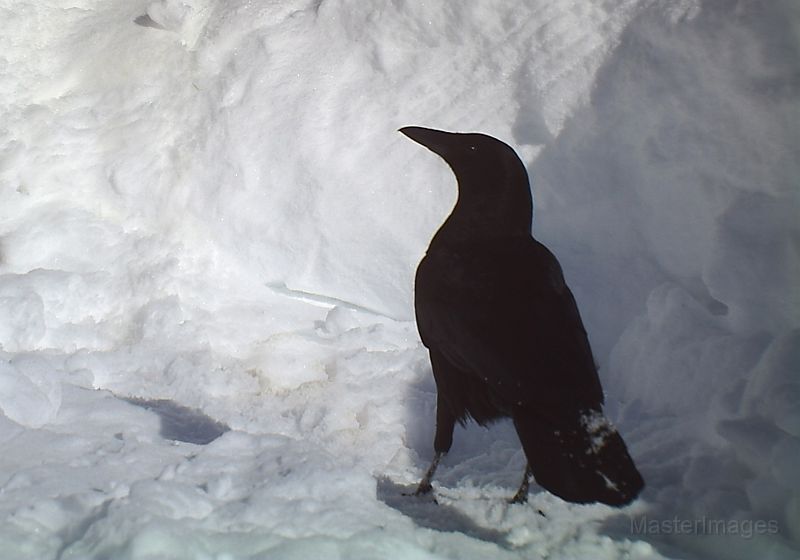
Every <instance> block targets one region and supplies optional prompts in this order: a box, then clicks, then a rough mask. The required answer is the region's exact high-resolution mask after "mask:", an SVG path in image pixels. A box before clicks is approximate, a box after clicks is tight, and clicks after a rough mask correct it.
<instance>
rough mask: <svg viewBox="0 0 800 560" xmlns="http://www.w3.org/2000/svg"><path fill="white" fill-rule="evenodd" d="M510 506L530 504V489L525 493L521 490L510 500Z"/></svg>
mask: <svg viewBox="0 0 800 560" xmlns="http://www.w3.org/2000/svg"><path fill="white" fill-rule="evenodd" d="M508 503H509V504H527V503H528V489H527V488H526V489H525V492H522V489H520V491H519V492H517V493H516V494H514V495H513V496H512V497H511V498H509V499H508Z"/></svg>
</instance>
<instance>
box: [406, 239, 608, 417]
mask: <svg viewBox="0 0 800 560" xmlns="http://www.w3.org/2000/svg"><path fill="white" fill-rule="evenodd" d="M415 299H416V311H417V322H418V325H419V330H420V334H421V336H422V339H423V342H424V343H425V345H426V346H428V347H429V348H435V349H436V350H438V351H440V352H441V354H442V355H443V356H444V357H445V358H446V359H447V360H449V361H450V362H451V363H452V364H453V365H455V366H456V367H458V368H459V369H461V370H463V371H465V372H468V373H469V374H472V375H476V376H479V377H480V378H482V379H484V380H485V382H486V383H487V384H488V385H489V386H490V387H491V388H492V389H493V390H494V391H495V392H496V393H497V394H498V395H500V396H501V397H502V398H504V399H505V400H507V401H508V402H509V403H510V404H511V405H519V406H525V407H527V406H536V407H537V408H540V407H542V406H545V407H548V408H550V407H553V408H555V409H561V408H562V407H565V406H566V405H567V404H569V405H571V406H566V408H570V409H572V410H576V409H584V408H596V407H599V406H600V405H601V404H602V402H603V393H602V389H601V387H600V381H599V379H598V376H597V370H596V367H595V364H594V360H593V357H592V353H591V349H590V347H589V342H588V339H587V336H586V331H585V330H584V327H583V323H582V321H581V318H580V314H579V313H578V308H577V306H576V304H575V300H574V298H573V296H572V293H571V292H570V290H569V288H568V287H567V285H566V284H565V282H564V278H563V276H562V273H561V267H560V266H559V264H558V261H557V260H556V258H555V257H554V256H553V254H552V253H550V251H548V250H547V248H545V247H544V246H543V245H542V244H540V243H538V242H537V241H535V240H534V239H533V238H531V237H527V238H513V239H505V240H501V241H486V242H484V243H480V244H476V243H469V244H464V245H457V244H449V245H446V244H441V245H439V246H435V245H432V246H431V248H430V250H429V251H428V254H427V255H426V257H425V259H423V261H422V262H421V263H420V266H419V268H418V270H417V282H416V294H415Z"/></svg>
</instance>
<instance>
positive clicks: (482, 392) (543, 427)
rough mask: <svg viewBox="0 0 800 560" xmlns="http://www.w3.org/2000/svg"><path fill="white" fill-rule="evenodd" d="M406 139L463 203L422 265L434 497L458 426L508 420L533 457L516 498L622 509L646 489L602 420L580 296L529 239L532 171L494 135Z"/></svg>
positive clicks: (418, 133)
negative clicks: (442, 166) (536, 495)
mask: <svg viewBox="0 0 800 560" xmlns="http://www.w3.org/2000/svg"><path fill="white" fill-rule="evenodd" d="M400 132H402V133H403V134H405V135H406V136H408V137H409V138H411V139H412V140H414V141H415V142H417V143H419V144H422V145H423V146H425V147H426V148H428V149H429V150H431V151H432V152H434V153H435V154H438V155H439V156H440V157H441V158H442V159H444V160H445V161H446V162H447V164H448V165H449V166H450V168H451V169H452V170H453V173H454V174H455V176H456V179H457V180H458V201H457V202H456V205H455V208H454V209H453V211H452V212H451V213H450V216H449V217H448V218H447V220H446V221H445V222H444V224H442V226H441V227H440V228H439V230H438V231H437V232H436V235H434V237H433V240H432V241H431V243H430V246H429V247H428V251H427V253H426V255H425V257H424V258H423V259H422V261H421V262H420V263H419V266H418V268H417V274H416V279H415V302H414V304H415V310H416V318H417V328H418V329H419V334H420V336H421V338H422V341H423V343H424V344H425V346H427V347H428V350H429V352H430V359H431V365H432V367H433V376H434V379H435V381H436V391H437V401H436V434H435V436H434V444H433V445H434V451H435V455H434V459H433V463H432V464H431V466H430V468H429V469H428V471H427V472H426V474H425V476H424V477H423V478H422V481H421V482H420V484H419V487H418V488H417V491H416V494H418V495H419V494H425V493H428V492H430V491H431V479H432V478H433V475H434V472H435V471H436V467H437V466H438V464H439V460H440V459H441V458H442V456H443V455H444V454H445V453H447V451H448V450H449V449H450V446H451V444H452V443H453V428H454V427H455V423H456V421H458V422H460V423H461V424H464V423H465V422H466V421H467V419H469V418H472V419H474V420H475V421H476V422H478V423H479V424H481V425H485V424H487V423H488V422H491V421H493V420H497V419H499V418H505V417H510V418H511V419H512V420H513V422H514V426H515V428H516V430H517V434H518V435H519V439H520V441H521V442H522V448H523V450H524V451H525V456H526V458H527V460H528V465H527V467H526V471H525V474H524V476H523V481H522V484H521V486H520V488H519V491H518V492H517V493H516V495H515V496H514V497H513V498H512V500H511V501H512V502H524V501H526V499H527V495H528V484H529V480H530V477H531V476H533V477H534V478H535V479H536V482H537V483H538V484H539V485H541V486H543V487H544V488H545V489H547V490H549V491H550V492H552V493H553V494H555V495H557V496H559V497H561V498H563V499H564V500H567V501H570V502H578V503H587V502H603V503H606V504H610V505H614V506H622V505H625V504H627V503H629V502H631V501H632V500H633V499H634V498H636V496H637V495H638V494H639V492H640V491H641V489H642V488H643V486H644V481H643V479H642V477H641V475H640V474H639V472H638V471H637V470H636V466H635V465H634V463H633V460H632V459H631V457H630V455H628V451H627V448H626V447H625V443H624V442H623V441H622V438H621V437H620V435H619V433H617V431H616V429H615V428H614V426H613V425H612V424H611V423H610V422H609V421H608V420H607V419H606V417H605V416H604V415H603V390H602V388H601V386H600V379H599V378H598V375H597V368H596V366H595V362H594V359H593V357H592V351H591V348H590V347H589V340H588V338H587V336H586V331H585V329H584V327H583V323H582V321H581V317H580V314H579V313H578V308H577V306H576V304H575V299H574V298H573V296H572V292H570V290H569V288H568V287H567V285H566V284H565V282H564V277H563V275H562V272H561V266H560V265H559V264H558V261H557V260H556V258H555V256H554V255H553V254H552V253H551V252H550V251H549V250H548V249H547V248H546V247H545V246H544V245H542V244H541V243H539V242H538V241H536V240H535V239H534V238H533V237H532V235H531V220H532V218H533V202H532V198H531V191H530V186H529V183H528V174H527V172H526V171H525V166H524V165H523V164H522V162H521V161H520V159H519V157H517V155H516V153H514V150H513V149H512V148H511V147H509V146H508V145H506V144H505V143H503V142H501V141H499V140H497V139H496V138H492V137H491V136H486V135H484V134H456V133H451V132H444V131H440V130H433V129H428V128H420V127H415V126H410V127H405V128H402V129H400Z"/></svg>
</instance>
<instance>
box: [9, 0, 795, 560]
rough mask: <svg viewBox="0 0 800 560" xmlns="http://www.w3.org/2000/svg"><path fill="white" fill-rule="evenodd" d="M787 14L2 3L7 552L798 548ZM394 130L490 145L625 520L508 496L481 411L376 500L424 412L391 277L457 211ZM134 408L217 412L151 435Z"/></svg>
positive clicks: (740, 6)
mask: <svg viewBox="0 0 800 560" xmlns="http://www.w3.org/2000/svg"><path fill="white" fill-rule="evenodd" d="M798 12H800V10H798V8H797V6H796V5H795V4H794V3H792V2H789V1H781V0H776V1H774V2H768V3H766V2H765V3H756V2H738V3H735V4H733V3H724V2H714V1H711V0H705V1H701V0H697V1H692V0H686V1H681V2H659V1H657V0H640V1H636V0H626V1H624V2H620V1H614V2H612V1H604V0H594V1H592V2H583V3H563V2H550V1H547V0H536V1H530V2H517V1H511V0H492V1H487V2H481V3H475V4H472V3H471V4H469V5H466V4H465V5H461V4H455V3H416V4H415V3H411V2H403V1H394V2H383V1H379V0H370V1H360V2H355V1H349V0H324V1H319V0H317V1H309V0H292V1H287V2H276V1H264V2H250V1H244V0H236V1H229V2H215V1H213V0H184V1H178V0H162V1H157V2H151V1H140V0H136V1H130V2H121V1H115V2H98V1H95V0H75V1H74V2H67V3H50V2H33V1H30V0H23V1H18V0H17V1H14V2H10V1H9V0H0V15H2V18H3V20H4V21H5V22H6V25H5V31H4V32H3V34H2V37H0V114H1V115H2V119H0V201H2V203H0V345H1V346H0V409H2V412H3V415H2V416H0V441H2V444H3V448H4V453H3V457H2V459H0V465H2V467H0V473H2V474H1V475H0V488H1V489H2V490H0V491H1V492H2V494H3V500H2V503H1V504H0V515H2V516H3V519H4V521H3V523H2V524H1V525H0V542H2V544H3V549H4V550H7V551H10V552H9V554H11V555H13V556H14V557H17V558H25V557H30V558H56V557H58V558H90V557H92V558H93V557H109V556H113V557H124V558H146V557H153V556H158V557H166V558H180V557H193V558H201V557H205V558H223V557H228V558H231V557H232V558H253V557H259V556H263V555H266V554H269V556H270V557H274V558H291V557H298V556H303V557H308V556H317V557H337V555H338V556H340V557H347V558H385V557H409V558H412V557H413V558H463V557H470V556H473V557H475V556H484V557H486V556H491V557H496V558H530V557H537V556H538V557H544V556H547V557H555V558H574V557H593V558H616V557H620V556H624V555H627V556H628V557H631V558H660V557H686V556H687V555H691V556H700V557H708V558H717V557H725V558H752V557H754V556H756V555H757V556H758V557H760V558H793V557H796V555H797V553H798V548H799V547H800V544H799V543H800V530H798V527H800V485H798V480H800V478H798V477H797V476H796V474H795V473H796V472H797V468H798V467H799V466H800V379H798V376H797V373H798V365H800V356H798V352H799V351H798V349H799V348H800V340H798V339H800V334H798V332H799V331H798V327H800V294H799V293H798V289H797V287H796V284H797V278H798V277H800V258H798V247H800V231H798V230H799V228H798V220H797V216H798V207H799V206H798V200H797V199H798V196H800V189H798V177H800V169H799V167H800V157H798V154H797V148H796V146H797V145H798V144H800V137H799V136H800V126H798V122H797V114H798V101H797V100H798V95H799V94H800V91H798V90H799V89H800V83H799V82H798V79H797V76H798V75H800V52H798V51H799V50H800V47H799V46H798V38H797V29H798V26H799V25H800V13H798ZM405 125H422V126H429V127H434V128H441V129H446V130H458V131H481V132H484V133H488V134H491V135H494V136H497V137H499V138H501V139H503V140H504V141H506V142H508V143H509V144H512V145H514V146H515V147H516V148H517V149H518V152H519V153H520V155H521V157H522V159H523V161H524V162H525V163H526V165H527V167H528V171H529V174H530V175H531V177H532V180H533V191H534V200H535V202H534V204H535V216H534V234H535V235H536V236H537V238H538V239H540V240H541V241H543V242H544V243H545V244H547V245H548V246H549V247H551V249H553V251H554V252H555V253H556V254H557V256H558V257H559V259H560V261H561V263H562V265H563V267H564V270H565V274H566V277H567V281H568V282H569V283H570V285H571V287H572V289H573V291H574V292H575V295H576V298H577V300H578V303H579V305H580V307H581V310H582V314H583V317H584V322H585V323H586V326H587V329H588V331H589V336H590V339H591V340H592V343H593V347H594V351H595V355H596V359H597V361H598V363H599V364H600V366H601V371H600V374H601V377H602V378H603V382H604V387H605V389H606V391H607V393H608V399H607V400H608V402H609V405H608V409H609V413H610V415H611V416H612V417H613V418H614V420H615V422H616V423H617V424H618V426H619V428H620V430H621V431H622V433H623V434H624V435H625V438H626V441H629V443H630V447H631V452H632V455H633V456H634V458H635V459H636V460H637V463H638V464H639V465H640V466H641V470H642V472H643V474H644V476H645V478H646V480H647V482H648V487H647V489H646V492H645V494H644V495H643V498H642V500H641V501H640V503H638V504H637V505H635V506H633V508H632V509H630V510H628V511H627V512H623V513H618V512H614V511H611V510H609V509H608V508H603V507H600V506H585V507H580V506H569V505H566V504H563V503H560V502H559V501H558V500H556V499H555V498H552V497H550V496H547V495H545V494H539V495H537V496H535V497H533V499H532V505H531V506H529V507H527V508H522V507H518V506H509V505H507V504H505V503H504V501H503V498H504V497H506V495H507V494H508V493H509V490H510V489H511V488H513V487H514V486H515V485H516V483H517V482H518V477H519V476H520V474H521V472H522V462H523V458H522V456H521V452H520V451H519V446H518V442H516V441H515V436H514V435H513V430H510V429H509V427H508V426H507V425H502V424H501V425H498V426H497V427H495V428H493V429H492V431H491V432H486V431H483V430H480V429H470V430H468V432H466V433H465V432H460V433H457V434H456V445H455V447H454V449H453V451H452V452H451V454H450V456H449V458H448V459H447V460H446V461H445V463H444V464H443V465H442V467H441V476H440V487H439V489H438V492H439V495H440V505H439V506H438V507H436V506H432V505H430V504H419V503H413V502H412V503H409V501H408V500H404V499H403V498H402V497H401V496H400V494H401V492H402V491H403V489H404V485H410V484H412V483H413V482H414V481H416V479H417V478H418V476H419V474H420V470H421V469H422V468H424V466H425V464H426V462H427V461H428V459H429V457H430V453H431V451H430V445H431V437H432V426H433V406H434V403H435V397H434V388H433V384H432V380H431V379H430V372H429V366H428V363H427V358H426V355H425V352H424V349H423V348H422V347H421V345H420V343H419V340H418V338H417V335H416V330H415V327H414V325H413V322H411V318H412V310H413V307H412V279H413V272H414V268H415V266H416V264H417V262H418V261H419V259H420V258H421V256H422V254H423V252H424V250H425V247H426V245H427V242H428V240H429V239H430V237H431V236H432V234H433V232H434V231H435V229H436V227H437V226H438V224H439V223H441V221H442V220H443V219H444V217H445V216H446V215H447V213H448V212H449V209H450V207H451V205H452V204H453V202H454V197H455V184H454V181H453V178H452V177H451V176H450V174H449V171H448V170H447V169H446V168H444V167H443V166H441V165H440V164H439V163H438V162H437V161H435V160H434V158H427V157H425V154H424V153H421V152H420V151H419V150H416V149H415V148H414V146H412V145H410V143H408V142H406V141H404V140H403V138H402V137H401V135H399V134H397V133H396V130H397V129H398V128H400V127H401V126H405ZM126 399H128V400H126ZM130 399H134V400H135V399H144V400H150V401H160V400H162V399H168V400H170V401H173V402H175V403H177V404H178V405H180V406H181V407H188V408H186V410H192V411H195V410H196V411H201V412H202V414H203V415H207V416H208V417H211V418H213V419H214V420H216V421H218V422H221V423H224V424H225V425H227V426H229V427H230V428H231V430H230V431H228V432H225V433H224V434H223V435H222V436H221V437H219V438H218V439H216V440H214V441H213V442H211V443H209V444H208V445H205V446H203V445H195V444H192V443H186V442H180V441H178V442H176V441H173V440H175V439H177V440H180V439H181V438H180V437H179V435H175V434H172V436H170V438H171V439H165V437H162V436H163V432H159V417H158V414H157V411H153V410H148V409H146V408H142V407H141V406H137V405H136V404H135V402H130ZM179 410H183V409H179ZM191 414H195V412H192V413H191ZM198 414H199V413H198ZM537 509H539V510H542V511H543V512H545V513H546V515H547V517H546V518H544V517H542V516H541V515H539V514H538V513H537ZM643 516H646V517H647V519H650V520H662V521H663V520H670V519H676V520H689V521H691V520H697V519H699V518H703V519H705V518H708V519H722V520H725V521H726V522H727V521H733V522H735V523H740V525H734V527H741V526H742V525H741V523H745V522H756V521H763V522H765V523H767V522H769V524H768V525H765V527H767V529H765V530H764V531H758V532H755V533H752V534H750V535H749V536H747V537H745V536H744V535H743V534H742V532H741V531H740V532H736V531H714V532H710V531H706V532H703V531H700V530H697V529H696V527H697V525H696V524H695V525H692V527H695V529H694V530H691V531H682V530H677V529H676V527H674V526H671V525H668V524H667V525H664V524H656V525H655V527H654V528H652V529H649V530H646V531H638V532H637V531H634V527H640V528H641V527H645V528H647V527H649V526H646V525H642V524H641V523H640V521H641V520H642V519H644V517H643ZM633 522H639V525H635V524H634V523H633ZM703 527H705V526H703ZM226 555H227V556H226Z"/></svg>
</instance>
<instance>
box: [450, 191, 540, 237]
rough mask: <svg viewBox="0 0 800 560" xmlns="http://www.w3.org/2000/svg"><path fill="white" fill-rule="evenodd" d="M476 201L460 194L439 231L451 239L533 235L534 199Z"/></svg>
mask: <svg viewBox="0 0 800 560" xmlns="http://www.w3.org/2000/svg"><path fill="white" fill-rule="evenodd" d="M485 202H486V203H485V204H476V203H475V201H469V200H467V201H465V200H463V199H462V197H461V196H459V200H458V202H456V206H455V208H453V211H452V212H451V213H450V216H448V218H447V220H445V222H444V223H443V224H442V226H441V227H440V228H439V231H437V233H436V236H435V237H434V241H436V240H437V239H441V240H445V239H446V240H447V242H466V241H474V240H482V241H483V240H488V239H500V238H508V237H521V236H530V235H531V219H532V216H533V211H532V208H531V203H530V202H528V203H527V205H526V204H525V201H521V202H519V201H518V202H517V204H513V205H511V204H497V202H498V201H497V200H494V201H485Z"/></svg>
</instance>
